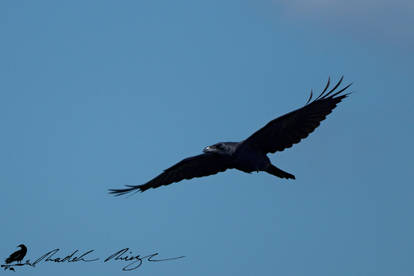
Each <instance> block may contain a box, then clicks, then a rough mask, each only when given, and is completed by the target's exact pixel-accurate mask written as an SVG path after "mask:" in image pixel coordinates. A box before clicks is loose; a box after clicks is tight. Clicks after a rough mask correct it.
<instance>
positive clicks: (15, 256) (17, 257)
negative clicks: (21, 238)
mask: <svg viewBox="0 0 414 276" xmlns="http://www.w3.org/2000/svg"><path fill="white" fill-rule="evenodd" d="M17 247H20V250H17V251H16V252H14V253H12V254H11V255H10V256H9V257H8V258H7V259H6V264H9V263H11V262H14V261H16V262H19V263H20V262H21V261H22V260H23V258H24V256H25V255H26V253H27V247H26V246H25V245H24V244H19V245H18V246H17Z"/></svg>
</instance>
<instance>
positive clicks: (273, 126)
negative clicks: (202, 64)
mask: <svg viewBox="0 0 414 276" xmlns="http://www.w3.org/2000/svg"><path fill="white" fill-rule="evenodd" d="M342 81H343V77H341V79H340V80H339V81H338V83H337V84H336V85H335V86H334V87H333V88H332V89H329V86H330V79H328V82H327V84H326V86H325V88H324V89H323V91H322V92H321V93H320V95H319V96H318V97H316V98H315V99H314V100H313V101H312V97H313V93H312V91H311V94H310V97H309V99H308V101H307V102H306V104H305V106H303V107H301V108H299V109H297V110H294V111H292V112H290V113H287V114H285V115H283V116H281V117H278V118H276V119H274V120H272V121H270V122H269V123H268V124H266V125H265V126H264V127H262V128H261V129H259V130H258V131H256V132H255V133H253V134H252V135H251V136H250V137H248V138H247V139H246V140H244V141H241V142H221V143H217V144H214V145H212V146H208V147H206V148H204V149H203V154H200V155H196V156H193V157H189V158H186V159H184V160H182V161H180V162H178V163H177V164H175V165H174V166H172V167H170V168H168V169H166V170H164V172H163V173H161V174H160V175H158V176H157V177H155V178H153V179H152V180H150V181H148V182H147V183H145V184H143V185H127V188H124V189H110V190H109V191H110V193H111V194H114V195H117V196H119V195H124V194H127V193H130V192H134V191H141V192H143V191H146V190H148V189H150V188H158V187H160V186H163V185H169V184H171V183H174V182H179V181H181V180H183V179H191V178H194V177H202V176H208V175H212V174H216V173H218V172H224V171H225V170H227V169H238V170H240V171H243V172H247V173H251V172H253V171H257V172H259V171H265V172H267V173H270V174H272V175H275V176H277V177H280V178H286V179H295V176H294V175H292V174H290V173H287V172H285V171H283V170H281V169H279V168H277V167H275V166H274V165H273V164H272V163H270V160H269V158H268V157H267V155H266V154H267V153H275V152H277V151H283V150H284V149H286V148H290V147H291V146H292V145H294V144H297V143H299V142H300V141H301V140H302V139H304V138H306V137H307V136H308V135H309V134H310V133H312V132H313V131H314V130H315V128H317V127H318V126H319V124H320V122H321V121H323V120H324V119H325V118H326V116H327V115H328V114H329V113H331V112H332V110H333V109H334V108H335V107H336V105H337V104H338V103H339V102H341V101H342V100H343V99H344V98H346V97H347V96H348V95H349V94H350V93H345V94H344V93H342V92H344V91H345V90H346V89H347V88H348V87H349V86H351V84H349V85H347V86H345V87H343V88H342V89H339V90H338V87H339V86H340V85H341V83H342ZM328 89H329V90H328Z"/></svg>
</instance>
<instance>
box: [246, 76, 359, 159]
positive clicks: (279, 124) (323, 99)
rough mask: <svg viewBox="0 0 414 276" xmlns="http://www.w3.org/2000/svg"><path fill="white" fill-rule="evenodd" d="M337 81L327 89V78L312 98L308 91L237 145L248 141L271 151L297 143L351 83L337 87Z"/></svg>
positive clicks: (331, 108)
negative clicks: (295, 104)
mask: <svg viewBox="0 0 414 276" xmlns="http://www.w3.org/2000/svg"><path fill="white" fill-rule="evenodd" d="M342 80H343V77H342V78H341V79H340V80H339V82H338V83H337V84H336V85H335V86H334V87H333V88H332V89H331V90H329V91H328V87H329V84H330V80H329V79H328V83H327V84H326V86H325V89H324V90H323V91H322V93H321V94H320V95H319V96H318V97H317V98H316V99H315V100H313V101H311V99H312V92H311V95H310V97H309V99H308V101H307V103H306V105H305V106H303V107H302V108H299V109H297V110H295V111H292V112H290V113H288V114H285V115H283V116H281V117H279V118H276V119H274V120H272V121H270V122H269V123H268V124H267V125H265V126H264V127H263V128H261V129H259V130H258V131H256V132H255V133H253V134H252V135H251V136H250V137H249V138H247V139H246V140H245V141H243V143H242V144H241V146H243V144H244V145H248V146H250V147H254V148H256V149H258V150H260V151H262V152H264V153H269V152H270V153H274V152H276V151H283V150H284V149H286V148H290V147H291V146H292V145H293V144H296V143H299V142H300V140H302V139H304V138H306V137H307V136H308V135H309V134H310V133H311V132H313V131H314V130H315V128H317V127H318V126H319V124H320V122H321V121H323V120H324V119H325V118H326V116H327V115H328V114H329V113H331V112H332V110H333V109H334V108H335V107H336V105H337V104H338V103H339V102H340V101H342V100H343V99H344V98H345V97H346V96H347V95H348V94H341V93H342V92H343V91H345V90H346V89H347V88H348V87H349V86H350V85H351V84H349V85H347V86H345V87H344V88H342V89H340V90H339V91H337V88H338V87H339V85H340V84H341V83H342Z"/></svg>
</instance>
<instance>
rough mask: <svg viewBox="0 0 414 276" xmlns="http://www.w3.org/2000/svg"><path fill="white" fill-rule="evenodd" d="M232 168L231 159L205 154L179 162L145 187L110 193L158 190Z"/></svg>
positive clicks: (132, 186)
mask: <svg viewBox="0 0 414 276" xmlns="http://www.w3.org/2000/svg"><path fill="white" fill-rule="evenodd" d="M231 168H232V166H231V159H230V158H229V157H227V156H224V155H219V154H215V153H204V154H200V155H196V156H193V157H189V158H186V159H184V160H182V161H180V162H178V163H177V164H175V165H174V166H172V167H170V168H168V169H166V170H164V172H163V173H161V174H160V175H158V176H157V177H155V178H153V179H152V180H150V181H148V182H147V183H145V184H143V185H127V188H124V189H110V190H109V193H111V194H114V195H116V196H120V195H124V194H127V193H130V192H133V191H141V192H143V191H145V190H148V189H150V188H158V187H160V186H162V185H169V184H171V183H174V182H179V181H181V180H183V179H191V178H194V177H202V176H208V175H212V174H216V173H218V172H224V171H225V170H226V169H231Z"/></svg>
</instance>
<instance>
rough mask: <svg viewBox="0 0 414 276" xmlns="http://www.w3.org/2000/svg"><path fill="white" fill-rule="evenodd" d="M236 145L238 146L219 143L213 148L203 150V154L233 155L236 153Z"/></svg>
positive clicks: (229, 143)
mask: <svg viewBox="0 0 414 276" xmlns="http://www.w3.org/2000/svg"><path fill="white" fill-rule="evenodd" d="M234 144H237V143H233V142H227V143H224V142H222V143H217V144H214V145H212V146H208V147H205V148H204V149H203V152H204V153H217V154H226V155H229V154H232V153H233V152H234V149H235V146H234Z"/></svg>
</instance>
